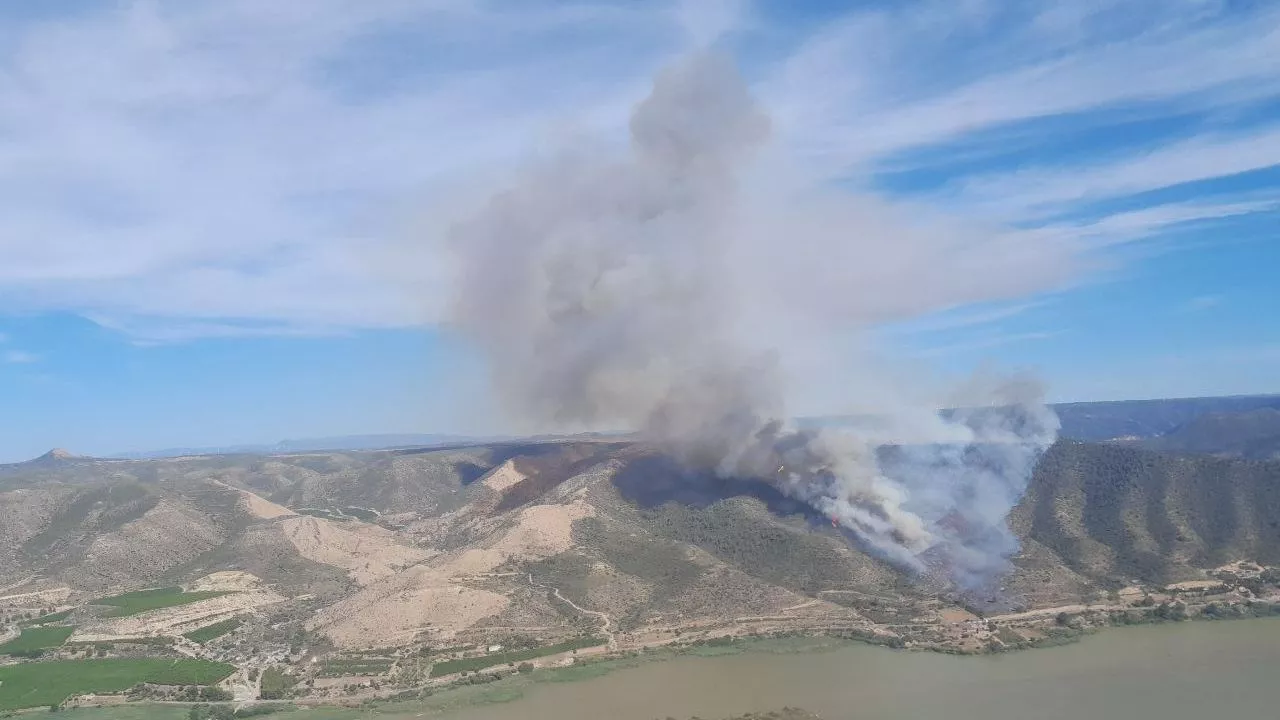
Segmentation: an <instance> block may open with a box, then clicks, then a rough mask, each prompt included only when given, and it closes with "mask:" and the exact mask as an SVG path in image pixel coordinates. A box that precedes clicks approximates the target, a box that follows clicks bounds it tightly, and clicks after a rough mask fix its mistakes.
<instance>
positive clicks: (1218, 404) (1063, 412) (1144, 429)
mask: <svg viewBox="0 0 1280 720" xmlns="http://www.w3.org/2000/svg"><path fill="white" fill-rule="evenodd" d="M1053 409H1054V411H1055V412H1057V413H1058V418H1059V419H1060V420H1061V421H1062V437H1066V438H1071V439H1072V440H1086V441H1099V440H1117V439H1122V438H1123V439H1129V440H1141V439H1147V438H1154V437H1157V436H1161V435H1167V434H1169V433H1172V432H1173V431H1175V430H1177V429H1178V428H1181V427H1183V426H1185V425H1187V424H1188V423H1190V422H1192V421H1194V420H1197V419H1198V418H1201V417H1204V416H1208V415H1218V416H1225V415H1230V414H1235V413H1249V412H1252V411H1255V410H1262V409H1276V410H1280V395H1237V396H1229V397H1202V398H1170V399H1165V400H1118V401H1114V402H1081V403H1060V404H1057V405H1054V406H1053Z"/></svg>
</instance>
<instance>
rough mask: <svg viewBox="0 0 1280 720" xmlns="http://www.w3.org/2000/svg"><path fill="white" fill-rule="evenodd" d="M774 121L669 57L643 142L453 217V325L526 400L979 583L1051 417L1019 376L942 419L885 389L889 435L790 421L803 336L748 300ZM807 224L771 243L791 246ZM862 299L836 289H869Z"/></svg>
mask: <svg viewBox="0 0 1280 720" xmlns="http://www.w3.org/2000/svg"><path fill="white" fill-rule="evenodd" d="M769 135H770V122H769V120H768V118H767V117H766V116H765V115H764V114H763V113H762V112H761V111H760V109H759V108H758V107H757V105H756V104H755V102H754V101H753V99H752V97H751V96H750V94H749V92H748V91H747V89H746V87H745V85H744V84H743V83H742V81H741V79H740V78H739V77H738V76H737V74H736V72H735V70H734V68H733V66H732V64H731V63H730V62H729V61H727V60H726V59H725V58H722V57H719V56H715V55H699V56H697V57H694V58H692V59H689V60H687V61H685V62H683V63H681V64H679V65H678V66H676V67H673V68H671V69H669V70H667V71H665V72H663V73H661V74H660V75H659V76H658V78H657V79H656V81H655V83H654V86H653V89H652V92H651V94H650V95H649V96H648V97H647V98H646V99H644V100H643V101H642V102H641V103H640V104H639V105H638V106H637V107H636V108H635V109H634V112H633V114H632V117H631V122H630V149H629V153H622V154H611V153H609V152H606V151H603V150H601V149H600V148H598V147H596V148H595V149H594V151H583V150H574V149H568V150H565V151H564V152H562V153H558V154H555V155H554V156H552V157H550V158H547V159H543V160H541V161H540V162H537V163H535V164H534V165H533V166H532V167H530V168H527V169H526V170H525V171H524V172H523V173H522V174H521V176H520V177H519V178H518V179H517V180H516V181H515V182H514V183H513V184H512V185H511V186H510V187H509V188H508V189H507V190H506V191H504V192H502V193H500V194H498V195H496V196H494V197H492V198H491V199H490V200H489V201H488V202H487V204H486V205H485V206H484V207H483V208H482V209H481V210H480V211H479V212H478V213H476V214H475V215H474V216H473V217H471V218H470V219H469V220H467V221H465V222H462V223H459V224H457V225H456V226H455V227H454V228H453V230H452V232H451V233H450V237H449V240H450V248H451V250H452V251H453V253H454V255H455V257H456V259H457V261H458V267H457V271H458V275H457V279H458V288H459V292H458V293H457V297H456V299H455V303H454V305H453V308H452V312H451V320H452V322H453V324H454V326H455V327H456V328H457V329H458V330H460V331H461V332H462V333H464V334H465V335H466V336H467V337H468V338H469V339H470V340H471V341H472V342H473V343H474V344H476V345H477V346H478V347H479V348H480V349H482V350H483V351H484V353H485V354H486V357H487V359H488V362H489V364H490V366H491V368H492V372H493V378H494V385H495V390H496V392H497V394H498V395H499V397H500V399H501V401H502V402H503V403H504V404H505V405H506V406H507V407H508V408H509V409H510V410H511V411H512V412H513V414H514V415H515V416H517V417H519V418H522V419H524V420H527V421H530V422H532V423H534V424H537V425H540V426H544V427H545V426H546V425H557V426H560V427H577V428H582V427H595V428H601V427H609V428H619V427H624V428H627V429H631V430H637V431H640V432H642V433H643V434H644V435H645V436H646V437H647V438H648V439H649V440H650V441H651V442H653V443H654V444H655V445H656V446H658V447H660V448H661V449H663V450H664V451H665V452H668V453H670V454H672V455H673V456H675V457H676V458H678V459H679V460H681V461H682V462H684V463H685V464H686V465H687V466H689V467H690V468H694V469H699V470H705V471H713V472H715V473H718V474H719V475H721V476H723V477H727V478H744V479H762V480H766V481H768V482H771V483H773V484H774V485H775V486H776V487H778V488H779V489H780V490H782V491H783V492H784V493H786V494H788V495H790V496H792V497H795V498H798V499H800V500H803V501H804V502H806V503H808V504H810V505H812V506H813V507H814V508H816V509H817V510H819V511H821V512H822V513H824V514H825V515H827V516H829V517H831V518H833V519H835V520H837V521H838V522H839V523H841V524H842V525H843V526H844V527H846V528H848V529H850V530H851V531H853V532H854V533H856V534H857V536H858V537H859V538H861V540H862V541H863V542H865V543H866V545H867V546H869V547H870V548H872V549H874V551H875V552H877V553H879V554H880V555H882V556H883V557H885V558H887V559H889V560H891V561H893V562H895V563H897V564H899V565H901V566H903V567H907V568H911V569H914V570H918V571H921V570H925V569H926V568H929V567H945V568H947V569H948V570H949V572H950V573H951V576H952V577H953V578H954V579H955V580H957V581H958V582H960V583H961V584H963V585H965V586H969V587H972V586H976V585H980V584H982V583H983V582H986V581H987V580H989V579H990V578H991V577H992V576H993V575H995V574H998V573H999V572H1000V571H1002V570H1003V568H1004V567H1005V564H1006V563H1007V558H1008V556H1009V555H1010V554H1011V553H1012V552H1014V551H1015V550H1016V547H1017V545H1016V541H1015V540H1014V538H1013V537H1012V535H1011V534H1010V533H1009V531H1008V530H1007V528H1006V527H1005V518H1006V516H1007V514H1008V512H1009V510H1010V508H1011V507H1012V506H1013V504H1014V503H1016V502H1017V499H1018V498H1019V497H1020V495H1021V493H1022V491H1023V489H1024V488H1025V485H1026V482H1027V480H1028V477H1029V475H1030V472H1031V468H1032V466H1033V464H1034V462H1035V459H1036V457H1037V455H1038V453H1039V452H1040V451H1042V450H1043V449H1044V448H1045V447H1047V446H1048V445H1049V444H1050V443H1051V442H1052V441H1053V439H1054V435H1055V432H1056V429H1057V420H1056V418H1055V417H1054V416H1053V414H1052V413H1051V412H1050V411H1049V410H1048V409H1047V408H1045V406H1044V405H1043V402H1042V400H1041V393H1040V391H1039V389H1038V388H1037V387H1035V386H1034V384H1032V383H1029V382H1025V381H1021V380H1015V381H1009V382H999V383H994V384H992V385H991V386H990V387H986V388H981V389H980V390H981V391H980V392H978V393H977V395H978V399H979V402H978V403H976V404H973V407H974V408H975V409H971V410H963V411H957V412H955V413H953V414H952V415H951V416H949V417H946V418H944V417H942V416H940V415H938V414H937V413H935V412H927V413H922V412H921V408H919V407H916V406H909V405H898V404H894V403H888V404H885V403H881V405H882V406H880V407H878V408H877V412H878V413H879V414H880V415H882V416H883V418H882V419H883V422H884V428H882V430H881V431H877V432H869V431H866V430H853V429H845V430H840V429H826V430H820V431H808V430H806V431H801V430H797V429H795V428H793V427H791V426H789V424H788V423H787V422H785V421H784V419H785V418H786V417H788V416H787V414H786V408H785V406H784V398H785V396H786V393H785V387H784V385H785V382H784V376H785V373H784V372H783V370H782V363H781V362H780V359H782V358H783V357H784V356H785V355H786V353H787V352H788V347H775V348H763V349H761V348H759V347H758V345H759V343H752V342H750V341H747V340H744V333H743V330H744V329H745V330H746V333H745V335H747V336H751V335H756V336H758V337H766V338H767V337H769V336H770V335H771V333H770V332H768V331H767V330H768V328H767V327H765V326H766V325H769V324H771V323H777V322H778V320H777V318H780V317H785V313H783V312H768V313H764V314H760V315H757V316H751V317H746V318H744V317H742V315H741V313H742V309H743V308H746V307H759V306H760V305H761V302H760V299H759V298H761V297H765V296H766V295H767V293H765V292H764V291H763V290H762V289H761V288H760V287H759V286H755V287H753V286H751V285H750V284H748V283H744V281H743V278H744V277H746V275H744V274H743V273H741V272H739V271H738V270H739V261H740V259H741V257H742V256H743V253H742V252H740V250H741V247H740V246H741V245H742V244H743V243H744V242H748V241H747V240H745V239H744V238H747V237H751V238H756V237H758V235H759V232H760V231H759V227H760V226H758V225H755V226H752V224H751V218H752V217H753V211H752V208H751V207H750V206H749V205H748V204H746V203H744V200H743V198H744V193H743V192H742V188H741V187H740V186H739V183H740V181H741V179H742V178H743V176H744V173H745V172H746V169H747V168H748V166H749V165H750V163H751V161H752V160H753V158H754V157H755V156H756V155H757V153H758V151H759V150H760V149H761V148H762V147H763V146H764V144H765V143H766V141H767V140H768V138H769ZM618 155H621V156H618ZM748 226H751V227H748ZM796 232H797V233H803V230H801V229H797V230H796ZM828 232H829V230H828ZM804 239H805V238H803V237H799V236H797V237H788V236H785V235H780V236H777V237H773V238H769V239H767V242H768V243H770V244H771V246H772V248H771V249H772V250H774V251H779V252H785V250H786V248H787V247H788V246H790V245H794V246H796V247H801V248H803V247H805V245H804V242H803V241H804ZM752 242H754V240H752ZM758 255H759V253H757V256H758ZM765 255H766V256H767V255H768V253H765ZM780 272H781V271H780ZM859 272H862V273H864V274H865V273H866V272H867V268H860V269H859ZM886 272H892V268H886ZM789 280H792V281H794V280H795V278H790V279H789ZM779 286H780V287H794V286H795V283H794V282H791V283H790V285H788V284H786V283H782V284H780V285H779ZM906 291H907V292H910V291H909V290H906ZM848 295H849V297H842V298H831V300H832V304H833V305H840V304H843V305H845V306H850V305H852V306H856V305H857V303H856V302H853V301H852V300H851V299H850V298H856V297H857V294H856V292H851V293H849V294H848ZM779 302H780V304H782V305H785V304H786V302H787V298H786V297H785V296H784V297H782V298H781V299H780V301H779ZM884 304H887V303H884V302H882V303H881V305H884ZM908 304H909V303H908ZM774 309H775V310H778V309H780V308H774ZM781 309H785V308H781ZM854 309H855V310H857V308H856V307H855V308H854ZM877 312H878V311H877ZM855 315H856V313H855ZM864 315H866V316H874V315H876V312H866V313H864ZM815 318H816V316H814V315H812V314H808V316H807V317H806V321H807V322H809V323H814V322H815ZM816 321H817V322H818V323H819V326H821V324H822V323H823V322H825V319H817V320H816ZM753 323H754V326H753ZM856 329H857V328H849V327H848V326H847V324H846V325H840V326H836V325H832V326H831V327H829V328H827V330H829V331H831V332H846V331H850V330H856ZM886 382H887V380H886ZM838 390H839V389H838V388H832V391H833V392H838ZM921 417H924V418H925V420H924V421H923V422H922V421H921V419H920V418H921ZM908 426H909V427H910V428H911V432H910V433H907V434H904V433H903V432H901V429H902V428H905V427H908ZM886 428H887V429H886Z"/></svg>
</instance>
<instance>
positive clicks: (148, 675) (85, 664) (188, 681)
mask: <svg viewBox="0 0 1280 720" xmlns="http://www.w3.org/2000/svg"><path fill="white" fill-rule="evenodd" d="M233 672H235V667H233V666H231V665H228V664H226V663H218V662H211V661H209V660H162V659H150V658H149V659H124V658H113V659H109V660H58V661H55V662H34V663H20V664H18V665H8V666H4V667H0V711H4V710H17V709H20V708H28V707H41V706H46V705H55V704H58V703H61V702H62V701H64V700H66V699H67V698H69V697H71V696H72V695H80V694H84V693H114V692H122V691H124V690H128V689H129V688H131V687H133V686H134V685H136V684H138V683H140V682H147V683H154V684H156V685H212V684H214V683H217V682H219V681H221V680H223V679H225V678H226V677H227V676H229V675H230V674H231V673H233Z"/></svg>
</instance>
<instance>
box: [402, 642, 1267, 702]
mask: <svg viewBox="0 0 1280 720" xmlns="http://www.w3.org/2000/svg"><path fill="white" fill-rule="evenodd" d="M787 705H790V706H793V707H802V708H805V709H807V710H810V711H812V712H815V713H818V714H820V715H821V716H822V717H823V718H825V719H826V720H846V719H847V720H887V719H890V718H892V719H894V720H897V719H899V718H947V719H948V720H979V719H980V720H1058V719H1060V718H1061V719H1063V720H1066V719H1070V720H1092V719H1095V718H1096V719H1102V718H1124V719H1125V720H1180V719H1182V718H1187V719H1188V720H1190V719H1191V718H1196V719H1198V720H1199V719H1203V718H1219V717H1220V718H1280V618H1277V619H1271V618H1268V619H1259V620H1235V621H1220V622H1186V623H1179V624H1176V625H1153V626H1143V627H1134V628H1114V629H1109V630H1106V631H1104V632H1102V633H1100V634H1097V635H1093V636H1090V637H1087V638H1085V639H1084V640H1082V641H1081V642H1079V643H1076V644H1074V645H1068V646H1064V647H1056V648H1044V649H1038V650H1027V651H1022V652H1016V653H1010V654H1005V655H995V656H983V657H953V656H947V655H939V654H934V653H928V652H910V651H895V650H889V649H885V648H879V647H871V646H863V645H846V646H841V647H839V648H837V649H833V650H828V651H824V652H806V653H788V654H779V653H762V652H745V653H741V654H736V655H726V656H719V657H688V656H686V657H678V658H675V659H671V660H667V661H661V662H652V663H646V664H641V665H639V666H637V667H630V668H625V669H620V670H616V671H614V672H612V673H610V674H607V675H604V676H601V677H596V678H592V679H588V680H580V681H576V682H545V683H536V684H533V685H531V686H529V687H527V688H525V689H524V691H523V695H522V696H521V697H520V698H519V699H517V700H513V701H511V702H505V703H500V704H488V705H476V706H472V707H465V708H462V709H459V710H457V711H454V712H452V713H450V714H448V715H447V716H446V717H448V718H451V719H456V720H532V719H537V720H653V719H654V718H666V717H667V716H672V717H676V718H681V719H682V720H683V719H686V718H689V717H690V716H694V715H697V716H700V717H702V718H723V717H726V716H730V715H735V714H739V713H745V712H751V711H764V710H770V709H778V708H781V707H783V706H787ZM415 716H417V717H423V715H421V714H417V713H412V712H411V713H408V714H405V715H403V716H402V717H406V718H410V717H415ZM384 717H385V716H384ZM425 717H440V716H438V715H434V713H431V712H430V711H428V712H427V713H426V715H425Z"/></svg>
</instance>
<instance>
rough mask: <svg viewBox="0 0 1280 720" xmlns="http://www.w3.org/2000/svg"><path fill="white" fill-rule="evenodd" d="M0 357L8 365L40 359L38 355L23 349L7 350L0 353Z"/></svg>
mask: <svg viewBox="0 0 1280 720" xmlns="http://www.w3.org/2000/svg"><path fill="white" fill-rule="evenodd" d="M0 358H3V359H4V361H5V362H7V363H9V364H10V365H27V364H30V363H34V362H39V361H40V356H39V355H37V354H35V353H32V352H27V351H25V350H7V351H5V352H4V353H3V354H0Z"/></svg>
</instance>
